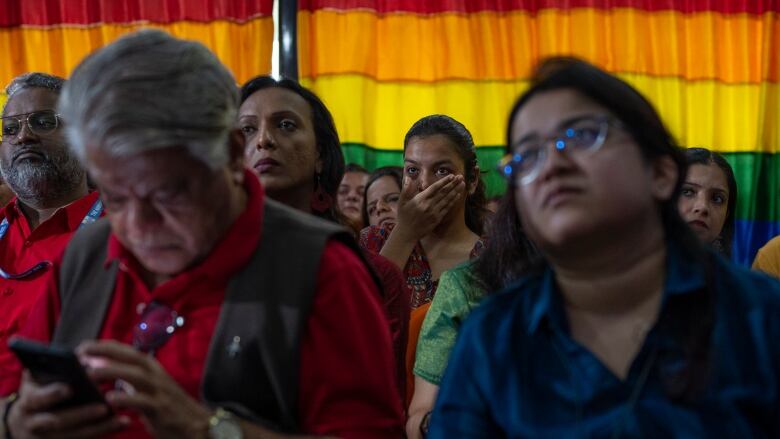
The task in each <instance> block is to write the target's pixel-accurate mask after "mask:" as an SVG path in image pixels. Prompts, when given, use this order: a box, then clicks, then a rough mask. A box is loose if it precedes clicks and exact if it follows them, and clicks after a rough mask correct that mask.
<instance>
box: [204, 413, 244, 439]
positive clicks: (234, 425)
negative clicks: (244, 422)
mask: <svg viewBox="0 0 780 439" xmlns="http://www.w3.org/2000/svg"><path fill="white" fill-rule="evenodd" d="M209 438H210V439H243V438H244V433H243V432H242V431H241V424H239V423H238V418H236V417H235V416H233V414H232V413H230V412H229V411H227V410H225V409H223V408H219V407H218V408H217V411H216V412H215V413H214V414H213V415H212V416H211V417H210V418H209Z"/></svg>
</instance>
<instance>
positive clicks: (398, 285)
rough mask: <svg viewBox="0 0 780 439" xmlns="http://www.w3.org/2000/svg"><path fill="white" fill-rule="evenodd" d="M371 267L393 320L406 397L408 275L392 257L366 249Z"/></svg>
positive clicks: (401, 385) (398, 371) (399, 375)
mask: <svg viewBox="0 0 780 439" xmlns="http://www.w3.org/2000/svg"><path fill="white" fill-rule="evenodd" d="M363 256H365V258H366V260H367V261H368V263H369V265H371V268H373V269H374V272H375V273H376V275H377V277H379V281H380V282H381V284H382V292H383V293H384V297H382V299H383V300H382V301H383V302H384V306H385V312H386V313H387V318H388V319H389V321H390V335H391V336H392V338H393V353H395V363H396V379H397V380H398V390H399V391H400V392H401V398H402V399H403V400H406V343H407V338H408V336H409V335H408V334H409V294H407V293H406V289H405V288H404V275H403V274H402V273H401V270H400V269H399V268H398V267H397V266H396V265H395V264H394V263H393V262H392V261H390V260H389V259H387V258H386V257H384V256H382V255H378V254H375V253H371V252H370V251H367V250H363Z"/></svg>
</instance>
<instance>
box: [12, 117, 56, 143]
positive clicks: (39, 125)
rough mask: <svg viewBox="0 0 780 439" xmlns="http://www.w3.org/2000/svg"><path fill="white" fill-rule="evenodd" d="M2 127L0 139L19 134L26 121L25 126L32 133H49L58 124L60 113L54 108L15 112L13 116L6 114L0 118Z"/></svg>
mask: <svg viewBox="0 0 780 439" xmlns="http://www.w3.org/2000/svg"><path fill="white" fill-rule="evenodd" d="M0 121H2V124H3V127H2V131H0V133H2V134H1V135H0V139H2V140H7V139H8V138H13V137H16V136H18V135H19V133H20V132H21V131H22V124H24V123H26V124H27V128H29V129H30V131H31V132H32V133H33V134H36V135H39V136H40V135H44V134H51V133H52V132H54V130H56V129H57V128H58V127H59V126H60V115H59V114H57V113H56V112H55V111H54V110H42V111H33V112H32V113H27V114H17V115H15V116H6V117H3V118H2V119H0Z"/></svg>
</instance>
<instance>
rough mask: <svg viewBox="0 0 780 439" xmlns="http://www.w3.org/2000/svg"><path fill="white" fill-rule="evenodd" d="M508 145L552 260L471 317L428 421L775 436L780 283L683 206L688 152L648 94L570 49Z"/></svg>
mask: <svg viewBox="0 0 780 439" xmlns="http://www.w3.org/2000/svg"><path fill="white" fill-rule="evenodd" d="M507 144H508V152H509V153H511V154H512V155H511V156H510V157H509V160H507V161H506V162H505V163H504V165H505V166H504V171H505V173H506V174H507V175H508V177H509V186H510V187H509V190H510V191H511V192H512V194H513V197H512V199H511V200H512V202H513V203H514V205H515V207H516V209H517V212H518V214H519V216H520V218H521V219H522V221H523V225H524V227H525V230H526V232H527V233H528V235H529V237H530V238H531V239H532V240H533V241H534V243H535V244H536V245H537V246H538V248H539V250H540V252H541V254H542V255H543V257H544V262H543V263H541V264H539V267H538V269H537V270H536V271H535V272H534V273H533V274H531V275H529V276H527V277H525V278H523V279H522V280H520V281H518V282H517V283H515V284H514V285H512V286H510V287H509V288H507V289H506V290H504V291H503V292H501V293H498V294H496V295H493V296H491V297H490V298H488V299H487V300H486V301H485V302H484V303H483V305H482V306H481V307H480V308H479V309H477V310H476V311H474V312H473V313H472V314H471V316H470V317H469V320H468V321H467V322H466V324H465V325H464V328H463V329H462V331H461V334H460V337H459V340H458V343H457V344H456V346H455V349H454V351H453V354H452V357H451V359H450V364H449V366H448V370H447V373H446V374H445V377H444V381H443V383H442V387H441V391H440V394H439V399H438V400H437V403H436V409H435V411H434V413H433V416H432V417H431V435H430V436H431V437H436V438H444V437H459V438H468V437H640V436H642V437H644V436H654V437H718V436H723V435H726V436H730V437H752V436H770V437H774V436H777V434H778V433H779V432H778V420H777V419H778V418H777V413H778V409H780V404H779V403H778V398H779V397H780V387H779V386H778V383H779V382H780V381H779V380H778V378H780V377H779V376H778V366H780V347H778V346H777V343H776V342H775V341H774V339H776V338H777V336H778V335H780V324H778V321H780V319H778V315H779V314H778V312H780V286H778V285H777V284H776V283H773V282H771V281H769V280H768V279H767V278H765V277H763V276H759V275H755V274H753V273H750V272H748V271H746V270H743V269H741V268H738V267H735V266H732V265H729V264H728V263H727V262H725V261H723V260H722V259H720V258H717V257H715V256H714V255H713V254H712V253H711V252H710V251H708V250H706V249H705V248H703V247H702V245H701V244H700V243H699V240H698V239H697V238H696V236H695V235H694V234H693V233H692V231H691V230H690V229H689V228H688V226H687V225H686V224H685V222H684V221H683V220H682V219H681V218H680V216H679V213H678V210H677V200H676V199H675V195H676V194H677V193H678V192H679V188H680V186H681V185H682V183H683V176H684V175H685V159H684V157H683V155H682V153H681V151H679V150H678V149H677V148H676V147H675V146H674V142H673V141H672V139H671V136H670V135H669V133H668V131H667V130H666V128H665V127H664V125H663V123H662V122H661V120H660V118H659V117H658V115H657V114H656V112H655V111H654V110H653V108H652V106H651V105H650V104H649V103H648V101H647V100H646V99H645V98H644V97H642V96H641V95H640V94H639V93H638V92H636V90H634V89H633V88H631V86H629V85H628V84H626V83H625V82H623V81H621V80H620V79H618V78H616V77H614V76H612V75H609V74H607V73H605V72H603V71H601V70H599V69H598V68H596V67H594V66H592V65H590V64H587V63H585V62H582V61H577V60H571V59H554V60H551V61H548V62H546V63H544V64H543V65H542V66H541V67H540V69H539V70H538V72H537V74H536V76H535V78H534V79H533V82H532V86H531V88H530V89H529V90H528V91H527V92H526V93H525V94H524V95H523V96H522V97H521V98H520V100H519V101H518V102H517V103H516V104H515V106H514V108H513V110H512V113H511V115H510V118H509V124H508V134H507Z"/></svg>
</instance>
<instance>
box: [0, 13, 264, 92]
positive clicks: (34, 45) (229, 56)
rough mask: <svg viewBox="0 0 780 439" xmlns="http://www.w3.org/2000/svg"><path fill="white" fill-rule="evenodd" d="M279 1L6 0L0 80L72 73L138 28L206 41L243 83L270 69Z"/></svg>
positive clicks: (0, 21)
mask: <svg viewBox="0 0 780 439" xmlns="http://www.w3.org/2000/svg"><path fill="white" fill-rule="evenodd" d="M272 10H273V0H0V85H1V86H2V87H3V88H4V87H5V85H6V84H8V83H9V82H10V81H11V79H13V78H14V77H15V76H17V75H19V74H21V73H25V72H30V71H40V72H46V73H53V74H55V75H59V76H64V77H67V76H68V75H69V74H70V72H71V70H73V68H74V67H75V66H76V65H77V64H78V63H79V62H80V61H81V59H82V58H83V57H84V56H86V55H88V54H89V53H90V52H92V51H93V50H95V49H98V48H100V47H102V46H104V45H106V44H108V43H110V42H111V41H113V40H115V39H116V38H118V37H120V36H121V35H124V34H126V33H129V32H132V31H135V30H137V29H140V28H149V27H152V28H157V29H162V30H165V31H167V32H170V33H171V34H173V35H175V36H177V37H180V38H187V39H192V40H197V41H200V42H201V43H203V44H205V45H206V46H208V47H209V48H210V49H211V50H212V51H214V53H216V54H217V56H218V57H219V58H220V60H222V62H224V63H225V64H226V65H227V66H228V67H229V68H230V69H231V71H232V72H233V74H234V75H235V76H236V80H237V81H239V82H241V81H245V80H247V79H249V78H251V77H252V76H255V75H258V74H264V73H265V74H267V73H270V72H271V45H272V42H273V32H274V24H273V17H272V15H271V13H272Z"/></svg>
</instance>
